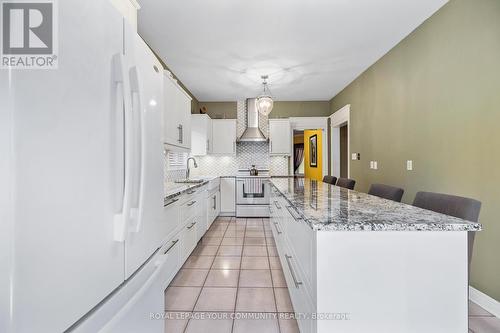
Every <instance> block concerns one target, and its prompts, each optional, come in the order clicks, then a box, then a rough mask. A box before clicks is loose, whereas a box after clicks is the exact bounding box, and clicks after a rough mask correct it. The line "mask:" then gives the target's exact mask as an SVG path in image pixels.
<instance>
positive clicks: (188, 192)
mask: <svg viewBox="0 0 500 333" xmlns="http://www.w3.org/2000/svg"><path fill="white" fill-rule="evenodd" d="M195 192H196V191H193V190H191V191H187V192H186V193H187V194H193V193H195Z"/></svg>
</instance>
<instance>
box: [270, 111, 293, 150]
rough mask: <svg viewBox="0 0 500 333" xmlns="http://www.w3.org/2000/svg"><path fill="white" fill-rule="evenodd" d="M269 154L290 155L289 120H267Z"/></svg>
mask: <svg viewBox="0 0 500 333" xmlns="http://www.w3.org/2000/svg"><path fill="white" fill-rule="evenodd" d="M269 140H270V142H269V152H270V154H275V155H290V153H291V152H290V150H291V146H292V141H291V140H292V134H291V130H290V120H288V119H278V120H273V119H270V120H269Z"/></svg>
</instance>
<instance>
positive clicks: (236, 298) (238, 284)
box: [231, 219, 247, 333]
mask: <svg viewBox="0 0 500 333" xmlns="http://www.w3.org/2000/svg"><path fill="white" fill-rule="evenodd" d="M235 222H236V221H235ZM246 232H247V219H245V230H244V231H243V243H244V242H245V236H246ZM243 250H244V247H243V246H242V247H241V259H240V269H239V272H238V282H237V283H236V297H235V298H234V308H233V313H236V306H237V304H238V294H239V292H240V278H241V264H242V262H243ZM234 323H235V319H234V318H233V325H232V326H231V333H233V332H234Z"/></svg>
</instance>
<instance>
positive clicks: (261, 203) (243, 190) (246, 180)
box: [236, 169, 270, 217]
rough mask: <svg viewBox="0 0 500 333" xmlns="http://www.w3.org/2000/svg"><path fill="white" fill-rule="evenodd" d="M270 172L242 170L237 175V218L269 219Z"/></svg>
mask: <svg viewBox="0 0 500 333" xmlns="http://www.w3.org/2000/svg"><path fill="white" fill-rule="evenodd" d="M269 179H270V175H269V170H268V169H258V174H257V175H255V176H252V175H250V169H240V170H238V173H237V175H236V216H237V217H269Z"/></svg>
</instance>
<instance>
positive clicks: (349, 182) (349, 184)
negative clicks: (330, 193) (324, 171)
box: [337, 177, 356, 190]
mask: <svg viewBox="0 0 500 333" xmlns="http://www.w3.org/2000/svg"><path fill="white" fill-rule="evenodd" d="M354 185H356V181H355V180H354V179H349V178H342V177H340V178H339V179H338V180H337V186H340V187H343V188H347V189H349V190H353V189H354Z"/></svg>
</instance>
